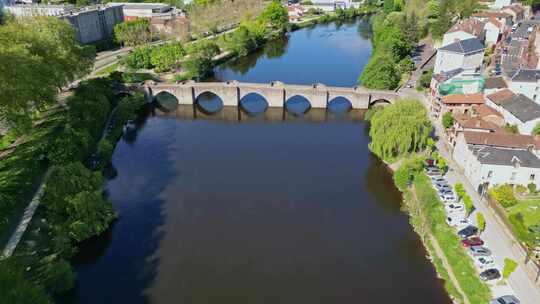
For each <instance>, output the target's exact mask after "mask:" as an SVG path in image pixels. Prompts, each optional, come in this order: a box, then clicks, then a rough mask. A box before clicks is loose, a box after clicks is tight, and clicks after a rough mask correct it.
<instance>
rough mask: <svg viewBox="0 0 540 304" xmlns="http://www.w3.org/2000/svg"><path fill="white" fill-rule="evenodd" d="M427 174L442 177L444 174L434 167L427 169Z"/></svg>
mask: <svg viewBox="0 0 540 304" xmlns="http://www.w3.org/2000/svg"><path fill="white" fill-rule="evenodd" d="M426 174H427V175H429V176H441V175H442V173H441V171H440V170H439V169H437V168H433V167H429V168H426Z"/></svg>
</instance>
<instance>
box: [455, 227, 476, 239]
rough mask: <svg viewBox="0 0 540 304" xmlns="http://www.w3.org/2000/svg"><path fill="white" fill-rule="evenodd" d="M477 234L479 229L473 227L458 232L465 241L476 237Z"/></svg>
mask: <svg viewBox="0 0 540 304" xmlns="http://www.w3.org/2000/svg"><path fill="white" fill-rule="evenodd" d="M477 233H478V228H476V227H475V226H473V225H469V226H467V227H465V228H463V229H461V230H460V231H458V235H459V236H460V237H461V238H463V239H466V238H469V237H471V236H473V235H476V234H477Z"/></svg>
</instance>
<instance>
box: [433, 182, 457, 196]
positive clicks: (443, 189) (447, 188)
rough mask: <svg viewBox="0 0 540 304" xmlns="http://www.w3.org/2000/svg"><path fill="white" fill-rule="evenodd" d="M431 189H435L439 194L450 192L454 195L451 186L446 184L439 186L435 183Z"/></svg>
mask: <svg viewBox="0 0 540 304" xmlns="http://www.w3.org/2000/svg"><path fill="white" fill-rule="evenodd" d="M433 187H435V189H437V190H438V191H439V194H441V192H451V193H454V192H453V191H452V186H450V185H448V184H441V183H437V184H434V185H433Z"/></svg>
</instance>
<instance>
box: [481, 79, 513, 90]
mask: <svg viewBox="0 0 540 304" xmlns="http://www.w3.org/2000/svg"><path fill="white" fill-rule="evenodd" d="M507 87H508V86H507V85H506V81H504V79H503V78H502V77H490V78H486V83H485V85H484V89H502V88H507Z"/></svg>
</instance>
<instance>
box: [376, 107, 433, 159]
mask: <svg viewBox="0 0 540 304" xmlns="http://www.w3.org/2000/svg"><path fill="white" fill-rule="evenodd" d="M430 132H431V122H430V121H429V119H428V117H427V113H426V109H425V108H424V106H423V105H422V104H421V103H420V102H419V101H418V100H414V99H402V100H399V101H398V102H396V103H395V104H392V105H389V106H387V107H385V108H384V109H383V110H381V111H378V112H376V113H375V114H374V115H373V117H372V118H371V129H370V131H369V135H370V136H371V140H372V141H371V143H370V145H369V147H370V149H371V151H373V153H375V154H376V155H377V156H379V157H380V158H382V159H383V160H390V159H392V158H394V157H398V156H400V155H403V154H406V153H409V152H415V151H419V150H421V149H422V148H424V147H425V146H426V143H427V140H428V138H429V134H430Z"/></svg>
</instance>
